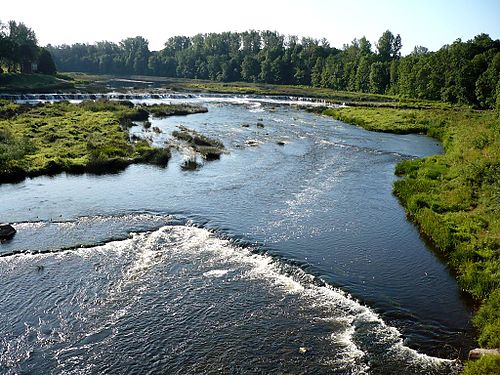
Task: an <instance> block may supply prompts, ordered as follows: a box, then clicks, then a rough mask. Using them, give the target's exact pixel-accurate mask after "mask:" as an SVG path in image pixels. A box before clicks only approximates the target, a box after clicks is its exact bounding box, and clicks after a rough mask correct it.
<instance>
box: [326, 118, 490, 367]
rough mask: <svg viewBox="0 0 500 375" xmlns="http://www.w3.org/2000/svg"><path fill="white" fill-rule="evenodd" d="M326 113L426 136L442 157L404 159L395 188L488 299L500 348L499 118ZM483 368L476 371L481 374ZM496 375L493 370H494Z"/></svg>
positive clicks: (485, 327)
mask: <svg viewBox="0 0 500 375" xmlns="http://www.w3.org/2000/svg"><path fill="white" fill-rule="evenodd" d="M324 114H326V115H329V116H332V117H334V118H336V119H339V120H342V121H344V122H348V123H351V124H355V125H359V126H361V127H363V128H366V129H368V130H373V131H383V132H394V133H424V134H427V135H429V136H432V137H435V138H437V139H439V140H440V141H441V142H442V143H443V146H444V154H443V155H434V156H430V157H426V158H422V159H416V160H405V161H402V162H400V163H399V164H398V165H397V167H396V174H397V175H399V176H401V177H402V178H401V179H399V180H398V181H396V182H395V184H394V193H395V195H396V196H397V197H398V198H399V199H400V201H401V203H402V204H403V205H404V207H405V208H406V211H407V213H408V216H409V217H410V218H411V219H412V220H413V221H414V222H415V223H416V224H417V225H418V227H419V228H420V230H421V232H422V233H423V234H424V235H426V236H427V237H428V238H430V239H431V240H432V242H433V243H434V244H435V245H436V247H437V248H438V249H439V251H441V252H442V253H443V254H444V255H445V256H446V259H447V260H448V262H449V264H450V266H451V267H452V268H453V269H454V270H456V272H457V275H458V281H459V284H460V286H461V287H462V288H463V289H464V290H465V291H467V292H468V293H470V294H471V295H472V296H473V297H475V298H476V299H477V300H478V301H480V302H481V307H480V309H479V311H478V312H477V313H476V315H475V317H474V320H473V321H474V324H475V326H476V327H477V328H478V331H479V340H478V341H479V344H480V345H481V346H483V347H491V348H499V347H500V118H499V116H498V114H495V113H494V112H492V111H488V112H486V111H482V112H479V111H473V110H470V109H466V108H449V109H447V110H444V109H432V110H405V109H390V108H340V109H328V110H325V111H324ZM484 366H489V367H491V366H493V367H491V368H492V369H494V371H497V372H496V373H499V372H500V362H499V361H498V360H493V359H482V360H480V361H478V362H474V363H473V362H470V363H469V364H468V365H467V370H466V371H467V373H484V372H483V371H484V368H489V367H484ZM476 369H477V371H476ZM492 373H493V372H492Z"/></svg>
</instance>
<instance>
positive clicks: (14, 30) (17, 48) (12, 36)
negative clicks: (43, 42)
mask: <svg viewBox="0 0 500 375" xmlns="http://www.w3.org/2000/svg"><path fill="white" fill-rule="evenodd" d="M37 44H38V41H37V38H36V35H35V32H34V31H33V30H31V29H30V28H29V27H27V26H26V25H25V24H24V23H22V22H20V23H17V22H15V21H9V22H8V24H7V25H3V24H2V23H1V22H0V74H1V73H2V71H3V69H2V65H3V66H5V67H6V68H7V71H8V72H9V73H13V72H18V71H20V72H21V73H33V71H32V69H33V66H32V63H35V62H36V63H37V64H38V72H39V73H42V74H55V72H56V68H55V64H54V62H53V60H52V56H51V54H50V52H49V51H48V50H46V49H44V48H40V47H38V45H37Z"/></svg>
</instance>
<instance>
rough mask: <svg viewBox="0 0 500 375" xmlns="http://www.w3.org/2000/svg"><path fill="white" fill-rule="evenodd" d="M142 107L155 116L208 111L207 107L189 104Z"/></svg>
mask: <svg viewBox="0 0 500 375" xmlns="http://www.w3.org/2000/svg"><path fill="white" fill-rule="evenodd" d="M143 109H145V110H146V111H147V112H148V113H150V114H151V115H152V116H154V117H157V118H163V117H168V116H185V115H191V114H195V113H206V112H208V109H207V108H205V107H202V106H199V105H190V104H153V105H147V106H143Z"/></svg>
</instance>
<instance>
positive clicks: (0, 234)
mask: <svg viewBox="0 0 500 375" xmlns="http://www.w3.org/2000/svg"><path fill="white" fill-rule="evenodd" d="M14 234H16V230H15V229H14V227H13V226H12V225H10V224H0V240H7V239H9V238H11V237H12V236H14Z"/></svg>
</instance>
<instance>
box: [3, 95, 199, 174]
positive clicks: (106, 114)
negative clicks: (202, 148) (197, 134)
mask: <svg viewBox="0 0 500 375" xmlns="http://www.w3.org/2000/svg"><path fill="white" fill-rule="evenodd" d="M204 111H206V109H205V108H202V107H189V108H187V106H185V105H180V106H178V107H176V106H171V105H169V106H163V105H156V106H134V105H133V104H132V103H130V102H111V101H87V102H82V103H81V104H78V105H76V104H70V103H67V102H60V103H54V104H41V105H36V106H29V105H18V104H14V103H12V102H8V101H0V183H1V182H6V181H15V180H19V179H22V178H24V177H26V176H37V175H41V174H54V173H59V172H62V171H67V172H74V173H80V172H96V173H102V172H108V171H115V170H119V169H122V168H124V167H126V166H127V165H129V164H131V163H136V162H147V163H154V164H159V165H166V163H167V162H168V159H169V158H170V150H169V149H168V148H165V149H158V148H153V147H151V146H150V145H149V144H148V143H147V142H146V141H144V140H138V141H136V142H131V141H130V140H129V135H128V131H127V129H128V127H129V126H130V125H131V124H132V121H145V120H147V119H148V118H149V115H150V113H154V114H156V115H157V114H160V115H167V114H168V115H175V114H186V113H194V112H204Z"/></svg>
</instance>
